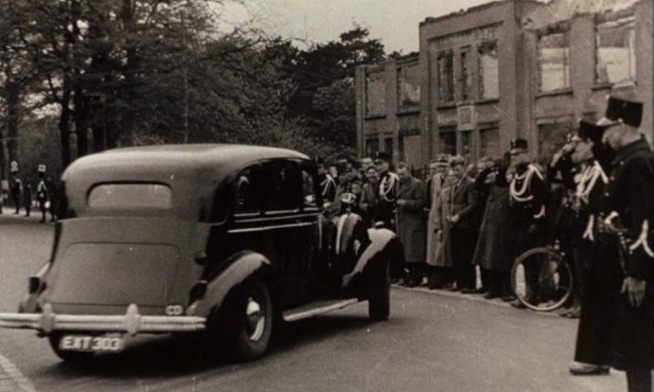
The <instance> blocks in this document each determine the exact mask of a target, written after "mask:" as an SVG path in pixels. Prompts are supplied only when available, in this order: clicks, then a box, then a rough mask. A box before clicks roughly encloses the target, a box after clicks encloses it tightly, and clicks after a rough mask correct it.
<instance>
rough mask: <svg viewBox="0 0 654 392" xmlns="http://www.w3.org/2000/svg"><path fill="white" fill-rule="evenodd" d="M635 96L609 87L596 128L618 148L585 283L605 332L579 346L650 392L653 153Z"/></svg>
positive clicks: (632, 386)
mask: <svg viewBox="0 0 654 392" xmlns="http://www.w3.org/2000/svg"><path fill="white" fill-rule="evenodd" d="M634 91H635V87H634V86H633V85H632V86H631V87H629V86H625V88H621V89H618V88H614V90H613V91H612V94H611V97H610V98H609V101H608V105H607V109H606V113H605V115H604V117H603V118H602V119H601V120H600V121H599V122H598V123H597V125H598V126H601V127H604V128H606V130H605V132H604V135H603V140H604V141H605V142H607V143H608V144H609V145H610V146H611V148H612V149H614V150H615V151H616V156H615V158H614V159H613V160H612V162H611V164H610V170H609V181H608V183H607V184H606V186H605V189H604V194H603V197H602V200H601V208H600V211H601V213H600V219H599V223H600V224H599V225H598V229H599V233H598V234H597V246H596V247H595V249H594V252H593V254H594V263H593V266H592V271H591V273H590V276H591V280H590V283H589V290H591V287H594V290H596V291H594V294H596V296H595V297H594V301H595V303H596V305H597V306H596V308H595V309H596V311H597V312H598V313H597V314H596V318H595V322H596V323H597V324H598V328H597V330H598V331H604V333H603V334H597V335H595V336H592V337H590V338H589V337H582V336H580V338H585V339H587V340H586V342H585V343H582V345H593V346H596V347H600V348H601V349H599V350H598V351H597V352H596V358H595V359H596V360H598V361H597V362H594V363H608V364H609V365H610V366H611V367H613V368H616V369H618V370H624V371H625V372H626V376H627V386H628V390H629V392H644V391H647V392H651V390H652V375H651V371H652V369H653V367H654V336H653V335H654V320H653V318H654V304H653V300H652V297H653V287H652V286H653V285H654V251H653V248H654V245H653V241H652V239H653V237H654V235H653V227H652V226H653V219H654V154H653V153H652V150H651V148H650V146H649V145H648V143H647V141H646V140H645V138H644V137H643V135H642V134H641V133H640V130H639V127H640V123H641V118H642V111H643V104H642V102H640V101H638V100H637V99H636V98H635V97H634ZM650 131H651V130H650ZM577 347H578V349H579V345H578V346H577ZM582 348H583V346H582Z"/></svg>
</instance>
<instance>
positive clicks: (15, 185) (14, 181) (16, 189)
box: [9, 161, 23, 214]
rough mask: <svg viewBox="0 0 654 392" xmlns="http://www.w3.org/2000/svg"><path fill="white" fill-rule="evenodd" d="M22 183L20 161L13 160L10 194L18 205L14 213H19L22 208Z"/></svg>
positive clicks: (10, 175) (10, 174)
mask: <svg viewBox="0 0 654 392" xmlns="http://www.w3.org/2000/svg"><path fill="white" fill-rule="evenodd" d="M22 185H23V184H22V182H21V180H20V178H18V162H16V161H12V162H11V164H10V167H9V194H10V196H11V200H12V201H13V202H14V206H15V207H16V211H15V212H14V214H18V213H19V210H20V194H21V190H22Z"/></svg>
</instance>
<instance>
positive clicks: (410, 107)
mask: <svg viewBox="0 0 654 392" xmlns="http://www.w3.org/2000/svg"><path fill="white" fill-rule="evenodd" d="M397 94H398V102H399V103H400V111H401V112H402V111H415V110H417V109H420V68H419V67H418V66H417V65H405V66H402V67H399V68H398V70H397Z"/></svg>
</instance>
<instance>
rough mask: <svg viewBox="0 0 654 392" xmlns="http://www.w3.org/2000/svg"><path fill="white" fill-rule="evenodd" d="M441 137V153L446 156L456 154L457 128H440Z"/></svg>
mask: <svg viewBox="0 0 654 392" xmlns="http://www.w3.org/2000/svg"><path fill="white" fill-rule="evenodd" d="M439 137H440V140H441V152H442V153H445V154H452V155H455V154H456V127H443V128H440V133H439Z"/></svg>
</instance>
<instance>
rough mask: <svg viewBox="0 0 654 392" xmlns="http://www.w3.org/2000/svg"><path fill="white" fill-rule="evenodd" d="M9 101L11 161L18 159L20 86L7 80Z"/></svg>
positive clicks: (8, 129)
mask: <svg viewBox="0 0 654 392" xmlns="http://www.w3.org/2000/svg"><path fill="white" fill-rule="evenodd" d="M5 90H6V96H5V98H6V102H7V150H8V153H9V161H18V122H19V116H20V113H19V111H20V107H19V105H20V86H19V85H18V84H17V83H15V82H14V81H12V80H11V79H9V80H7V81H6V83H5Z"/></svg>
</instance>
